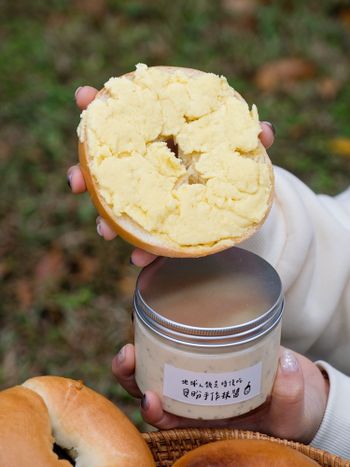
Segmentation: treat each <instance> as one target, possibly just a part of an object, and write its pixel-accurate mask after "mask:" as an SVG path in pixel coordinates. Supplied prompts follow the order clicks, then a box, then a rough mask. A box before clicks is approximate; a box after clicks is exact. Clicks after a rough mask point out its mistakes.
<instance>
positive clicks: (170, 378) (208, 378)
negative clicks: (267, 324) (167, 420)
mask: <svg viewBox="0 0 350 467" xmlns="http://www.w3.org/2000/svg"><path fill="white" fill-rule="evenodd" d="M261 372H262V365H261V362H259V363H257V364H255V365H253V366H251V367H249V368H243V369H241V370H237V371H232V372H229V373H197V372H194V371H188V370H183V369H181V368H176V367H175V366H172V365H168V364H165V365H164V384H163V395H164V396H166V397H170V398H171V399H174V400H176V401H180V402H184V403H185V404H194V405H229V404H235V403H238V402H243V401H246V400H248V399H252V398H253V397H256V396H258V395H259V394H260V390H261Z"/></svg>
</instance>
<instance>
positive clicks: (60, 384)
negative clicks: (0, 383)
mask: <svg viewBox="0 0 350 467" xmlns="http://www.w3.org/2000/svg"><path fill="white" fill-rule="evenodd" d="M54 442H55V443H56V444H57V445H58V446H59V447H60V448H62V449H63V450H65V451H66V452H67V453H68V454H69V456H70V458H72V459H74V461H75V466H76V467H124V466H130V467H154V466H155V463H154V460H153V457H152V454H151V452H150V450H149V448H148V447H147V444H146V442H145V441H144V440H143V438H142V436H141V434H140V433H139V432H138V430H137V429H136V427H135V426H134V425H133V424H132V423H131V422H130V421H129V419H128V418H127V417H126V416H125V415H124V414H123V413H122V412H121V411H120V410H119V409H118V408H117V407H116V406H115V405H114V404H112V402H110V401H109V400H107V399H106V398H105V397H103V396H102V395H100V394H98V393H97V392H95V391H93V390H91V389H89V388H88V387H86V386H84V384H83V383H82V382H80V381H75V380H72V379H69V378H62V377H56V376H41V377H36V378H31V379H29V380H27V381H26V382H25V383H23V385H22V386H16V387H14V388H10V389H8V390H5V391H2V392H1V393H0V465H1V466H4V467H5V466H6V467H32V466H34V465H35V467H51V466H52V467H68V466H69V465H72V464H71V463H70V462H68V461H65V460H59V459H58V457H57V455H56V454H55V453H54V452H53V443H54Z"/></svg>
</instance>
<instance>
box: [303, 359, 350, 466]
mask: <svg viewBox="0 0 350 467" xmlns="http://www.w3.org/2000/svg"><path fill="white" fill-rule="evenodd" d="M316 364H317V366H318V367H319V368H321V369H322V370H323V371H325V372H326V373H327V375H328V378H329V395H328V402H327V407H326V411H325V413H324V416H323V420H322V423H321V425H320V428H319V430H318V432H317V433H316V436H315V437H314V439H313V440H312V442H311V445H312V446H314V447H316V448H320V449H323V450H325V451H329V452H330V453H332V454H337V455H338V456H341V457H345V458H347V459H350V378H349V377H348V376H346V375H344V374H343V373H341V372H340V371H338V370H336V369H335V368H333V367H332V366H331V365H329V364H328V363H326V362H323V361H319V362H316Z"/></svg>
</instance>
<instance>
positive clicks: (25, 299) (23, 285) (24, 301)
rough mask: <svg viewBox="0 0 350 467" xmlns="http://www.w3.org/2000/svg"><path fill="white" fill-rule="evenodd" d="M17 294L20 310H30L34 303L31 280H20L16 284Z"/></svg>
mask: <svg viewBox="0 0 350 467" xmlns="http://www.w3.org/2000/svg"><path fill="white" fill-rule="evenodd" d="M15 293H16V297H17V302H18V306H19V308H21V309H22V310H25V309H28V308H30V306H31V305H32V303H33V285H32V282H31V281H29V279H19V280H18V281H17V282H16V283H15Z"/></svg>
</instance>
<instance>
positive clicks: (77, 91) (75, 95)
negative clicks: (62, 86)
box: [74, 86, 83, 98]
mask: <svg viewBox="0 0 350 467" xmlns="http://www.w3.org/2000/svg"><path fill="white" fill-rule="evenodd" d="M82 87H83V86H79V87H78V88H77V89H76V91H75V93H74V97H75V98H77V96H78V94H79V91H80V89H81V88H82Z"/></svg>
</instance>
